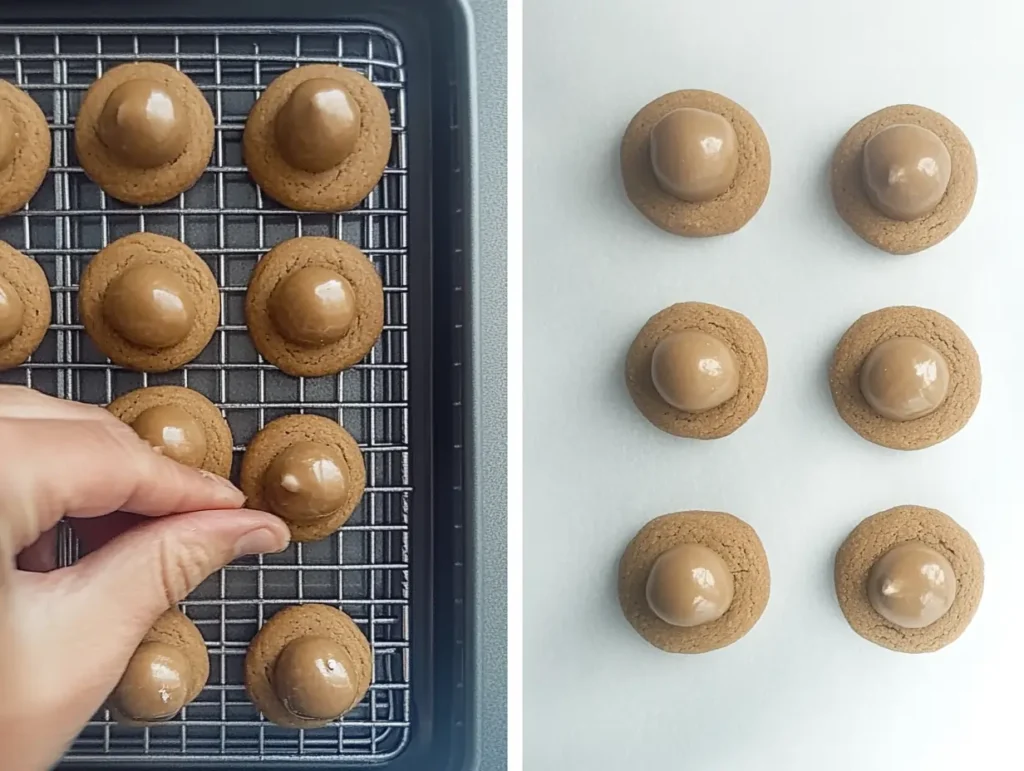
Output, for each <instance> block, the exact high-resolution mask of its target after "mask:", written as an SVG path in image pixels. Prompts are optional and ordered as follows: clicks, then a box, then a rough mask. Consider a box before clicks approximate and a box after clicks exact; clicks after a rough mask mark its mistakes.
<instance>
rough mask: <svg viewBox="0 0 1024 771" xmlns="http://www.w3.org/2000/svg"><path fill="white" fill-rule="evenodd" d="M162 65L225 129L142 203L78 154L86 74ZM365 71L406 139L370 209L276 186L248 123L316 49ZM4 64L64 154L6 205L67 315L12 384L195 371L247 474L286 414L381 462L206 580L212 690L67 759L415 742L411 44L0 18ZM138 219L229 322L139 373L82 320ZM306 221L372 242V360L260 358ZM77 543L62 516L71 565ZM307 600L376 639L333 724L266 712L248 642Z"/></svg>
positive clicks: (104, 721) (1, 72)
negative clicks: (336, 509) (166, 716)
mask: <svg viewBox="0 0 1024 771" xmlns="http://www.w3.org/2000/svg"><path fill="white" fill-rule="evenodd" d="M133 60H148V61H162V62H166V63H169V64H172V65H174V66H176V67H178V68H179V69H180V70H181V71H182V72H184V73H186V74H187V75H189V76H190V77H191V78H192V79H193V81H195V83H196V84H197V85H198V86H199V87H200V89H201V90H202V91H203V93H204V94H205V96H206V97H207V99H208V100H209V102H210V104H211V106H212V107H213V110H214V115H215V118H216V143H215V149H214V155H213V158H212V160H211V164H212V165H210V166H209V168H208V169H207V171H206V173H205V174H204V175H203V177H202V179H201V180H200V182H199V183H198V184H197V185H196V186H195V187H194V188H193V189H192V190H189V191H187V192H185V193H183V194H182V195H179V196H178V198H177V199H176V200H173V201H171V202H168V203H167V204H164V205H161V206H155V207H146V208H138V207H130V206H126V205H124V204H120V203H118V202H117V201H114V200H113V199H111V198H109V197H107V196H106V195H104V194H103V193H102V192H101V191H100V190H99V189H98V188H97V187H96V186H95V185H94V184H92V183H91V182H90V181H89V180H88V179H87V178H86V177H85V175H84V173H83V172H82V169H81V167H80V166H79V165H78V162H77V160H76V158H75V154H74V119H75V115H76V114H77V112H78V108H79V105H80V104H81V100H82V97H83V95H84V94H85V91H86V89H87V88H88V87H89V85H90V84H91V83H92V82H93V81H94V80H95V79H96V78H97V77H99V76H100V75H102V74H103V72H105V71H106V70H107V69H109V68H110V67H112V66H115V65H117V64H119V63H121V62H124V61H133ZM323 62H329V63H338V64H343V65H344V66H346V67H350V68H353V69H356V70H359V71H360V72H362V73H363V74H365V75H366V76H367V77H369V79H370V80H371V81H373V82H374V83H376V84H377V85H378V86H379V87H380V89H381V90H382V91H383V93H384V95H385V97H386V99H387V102H388V105H389V106H390V108H391V115H392V133H393V137H394V147H393V151H392V155H391V159H390V162H389V164H388V167H387V170H386V171H385V174H384V178H383V179H382V180H381V183H380V184H379V185H378V186H377V188H376V189H375V190H374V191H373V192H372V193H371V194H370V196H369V197H368V199H367V200H366V201H365V202H364V203H363V204H361V205H360V207H359V208H358V209H356V210H353V211H350V212H346V213H344V214H341V215H311V214H296V213H295V212H292V211H290V210H287V209H284V208H282V207H280V206H279V205H278V204H276V203H274V202H272V201H270V200H268V199H265V198H264V197H263V195H262V193H261V192H260V190H259V189H258V188H257V187H256V186H255V185H254V184H253V183H252V181H251V180H250V179H249V177H248V175H247V172H246V169H245V167H244V165H243V160H242V130H243V128H244V125H245V119H246V116H247V115H248V113H249V108H250V107H251V106H252V104H253V103H254V101H255V100H256V98H257V97H258V95H259V93H260V92H261V91H262V90H263V89H264V88H265V87H266V85H267V84H268V83H269V82H270V81H272V80H273V79H274V78H275V77H276V76H277V75H280V74H281V73H282V72H284V71H286V70H287V69H288V68H290V67H294V66H298V65H299V64H306V63H323ZM0 77H3V78H5V79H7V80H8V81H10V82H12V83H16V84H18V85H19V86H21V87H22V88H23V89H24V90H25V91H27V92H28V93H29V94H30V95H31V96H32V97H33V98H34V99H35V100H36V101H37V102H38V103H39V105H40V106H41V107H42V109H43V112H44V113H45V114H46V116H47V118H48V120H49V122H50V124H51V127H52V131H53V142H54V149H53V167H52V169H51V173H50V174H49V176H48V177H47V180H46V182H45V183H44V185H43V188H42V189H41V190H40V191H39V193H38V194H37V195H36V196H35V198H34V199H33V200H32V202H31V203H30V204H29V205H28V206H27V207H26V208H25V209H24V210H22V211H21V212H18V213H16V214H14V215H12V216H10V217H8V218H6V219H4V220H2V221H0V238H2V239H3V240H6V241H8V242H9V243H11V244H12V245H14V246H15V247H17V248H18V249H20V250H22V251H23V252H25V253H26V254H28V255H30V256H32V257H33V258H35V259H36V260H37V261H38V262H39V264H40V265H41V266H42V267H43V269H44V270H45V271H46V274H47V276H48V277H49V280H50V285H51V287H52V292H53V323H52V325H51V328H50V330H49V332H48V333H47V335H46V338H45V340H44V342H43V344H42V346H41V347H40V348H39V350H38V351H37V352H36V354H35V355H34V356H33V357H32V359H31V360H30V361H29V362H28V363H27V364H26V365H25V366H23V367H21V368H19V369H17V370H12V371H10V372H6V373H0V381H2V382H6V383H22V384H25V385H29V386H31V387H33V388H35V389H37V390H39V391H43V392H46V393H50V394H53V395H55V396H60V397H63V398H67V399H76V400H79V401H84V402H94V403H100V404H104V403H107V402H109V401H110V400H111V399H113V398H114V397H116V396H118V395H120V394H122V393H125V392H126V391H130V390H132V389H134V388H139V387H142V386H146V385H158V384H175V385H185V386H188V387H190V388H193V389H195V390H197V391H200V392H201V393H203V394H205V395H206V396H207V397H209V398H210V399H211V400H213V401H214V402H215V403H216V404H217V406H218V407H220V409H221V410H222V411H223V413H224V415H225V416H226V418H227V420H228V422H229V424H230V425H231V430H232V432H233V434H234V440H235V447H234V450H235V470H236V472H237V464H238V462H239V459H240V457H241V454H242V451H243V450H244V448H245V445H246V443H247V442H248V441H249V439H250V438H251V437H252V436H253V434H255V433H256V431H257V430H259V429H260V428H262V427H263V425H264V424H265V423H266V422H268V421H270V420H273V419H274V418H276V417H280V416H281V415H285V414H289V413H295V412H305V413H311V414H321V415H326V416H328V417H331V418H334V419H336V420H337V421H338V422H339V423H341V424H342V425H344V426H345V428H347V429H348V430H349V431H350V432H351V433H352V435H353V436H354V437H355V438H356V440H357V441H358V442H359V444H360V447H361V448H362V450H363V453H364V456H365V459H366V465H367V487H366V494H365V496H364V498H363V502H362V503H361V505H360V507H359V508H358V509H357V510H356V512H355V514H354V515H353V516H352V518H351V519H350V520H349V522H348V524H346V525H345V527H344V528H343V529H342V530H341V531H340V532H339V533H337V534H335V535H333V536H331V537H330V538H329V539H327V540H324V541H320V542H316V543H307V544H293V545H292V546H290V547H289V548H288V550H287V551H285V552H283V553H282V554H278V555H269V556H266V557H259V558H245V559H242V560H239V561H238V562H236V563H234V564H232V565H230V566H229V567H228V568H226V569H225V570H223V571H221V572H220V573H219V574H217V575H215V576H212V577H211V578H210V579H209V580H207V581H206V582H205V583H204V584H203V585H202V586H201V587H199V589H197V590H196V591H195V592H193V593H192V595H190V596H189V598H188V599H187V600H186V601H185V602H184V603H183V605H182V609H183V610H184V611H185V612H186V614H187V615H188V616H189V617H190V618H191V619H192V620H193V621H195V623H196V624H197V625H198V627H199V629H200V630H201V631H202V633H203V636H204V638H205V639H206V643H207V648H208V651H209V654H210V658H211V669H210V680H209V683H208V685H207V687H206V688H205V689H204V690H203V692H202V694H201V695H200V696H199V698H198V699H196V701H195V702H193V703H192V704H191V705H190V706H188V707H187V708H185V709H184V710H182V712H181V714H180V715H179V716H177V717H176V718H175V719H174V720H172V721H170V722H168V723H166V724H163V725H160V726H157V727H151V728H146V729H140V728H129V727H122V726H119V725H117V724H115V723H112V722H111V720H110V716H109V714H108V713H107V712H105V711H101V712H100V713H98V714H97V715H96V716H95V718H94V720H93V721H92V722H90V723H89V725H88V727H87V728H86V729H85V731H84V732H83V733H82V735H81V736H80V737H79V739H78V740H77V741H76V743H75V744H74V746H73V747H72V749H71V751H70V753H69V755H68V762H69V763H70V764H74V762H75V761H76V760H81V761H94V762H95V761H103V762H104V765H107V764H110V765H113V764H123V765H127V766H130V767H133V768H136V767H140V766H143V765H145V764H146V763H147V762H149V761H163V762H166V761H176V762H178V763H181V762H183V761H184V762H187V761H189V760H195V761H202V762H204V763H209V762H214V761H219V760H233V761H236V762H237V761H249V762H255V761H259V760H273V761H278V762H287V761H301V762H305V763H309V762H311V761H312V762H315V761H318V760H319V761H329V762H332V763H335V764H337V763H339V762H352V763H367V762H380V761H385V760H388V759H389V758H393V757H394V756H396V755H397V754H398V753H400V752H401V751H402V749H404V747H405V746H406V744H407V743H408V740H409V721H410V673H409V664H410V661H409V658H410V656H409V653H410V650H409V648H410V636H409V635H410V629H409V615H410V614H409V500H410V495H411V492H412V489H411V480H410V471H409V469H410V459H409V455H410V449H409V392H408V362H409V339H408V338H409V327H408V319H409V314H408V289H409V286H408V258H409V252H408V243H407V214H408V210H407V206H408V192H407V182H408V178H407V168H408V166H407V136H406V125H407V124H406V91H405V87H406V86H405V83H406V77H405V65H404V60H403V51H402V44H401V42H400V41H399V39H398V38H397V37H396V36H395V35H394V34H392V33H391V32H389V31H388V30H385V29H382V28H380V27H374V26H365V25H329V26H317V27H315V28H312V27H300V26H291V27H284V26H274V27H266V26H261V27H246V26H238V27H231V26H227V27H225V26H221V27H217V28H209V27H188V28H170V27H145V26H136V25H133V26H132V27H131V28H119V27H91V26H89V27H84V26H83V27H78V26H76V27H69V26H46V27H20V28H18V29H17V30H15V29H11V28H5V27H0ZM136 231H148V232H154V233H162V234H164V235H168V236H172V237H174V238H178V239H180V240H182V241H184V242H185V243H187V244H188V245H189V246H191V247H192V248H193V249H195V250H196V251H197V252H198V253H199V254H200V255H201V256H202V257H203V258H204V259H205V260H206V261H207V262H208V263H209V265H210V267H211V269H212V270H213V273H214V275H215V276H216V277H217V281H218V284H219V286H220V290H221V301H222V302H221V318H220V324H219V326H218V328H217V333H216V335H215V336H214V338H213V341H212V342H211V343H210V345H209V346H207V348H206V350H205V351H204V352H203V353H202V354H201V355H200V356H199V357H198V358H197V359H196V360H195V361H194V362H192V363H191V364H189V365H187V366H186V367H184V369H182V370H178V371H175V372H170V373H166V374H161V375H148V376H147V375H145V374H139V373H135V372H130V371H127V370H124V369H121V368H119V367H116V366H112V365H111V364H110V362H109V361H108V360H107V359H106V358H105V357H104V356H103V355H102V354H100V353H99V352H98V351H97V350H96V348H95V347H94V346H93V345H92V343H91V341H90V340H89V339H88V337H87V336H86V335H85V334H84V332H83V331H82V326H81V324H80V321H79V318H78V310H77V300H78V298H77V292H78V281H79V277H80V275H81V272H82V268H83V267H84V265H85V263H86V262H87V261H88V259H89V257H90V256H91V255H93V254H95V253H96V252H97V251H98V250H99V249H101V248H102V247H104V246H106V245H107V244H108V243H109V242H111V241H113V240H115V239H116V238H118V237H120V236H123V235H126V234H128V233H132V232H136ZM297 235H324V236H327V235H329V236H333V237H340V238H343V239H344V240H346V241H348V242H349V243H352V244H355V245H357V246H359V247H360V248H361V249H362V250H363V251H364V252H365V253H366V254H367V255H368V256H369V257H370V259H371V260H372V261H373V262H374V264H375V266H376V267H377V269H378V271H379V272H380V274H381V277H382V279H383V283H384V296H385V325H384V331H383V334H382V335H381V338H380V340H379V341H378V343H377V344H376V346H375V347H374V349H373V351H372V352H371V353H370V354H369V355H368V357H367V358H366V360H365V361H364V362H363V363H361V364H359V365H357V366H355V367H353V368H352V369H350V370H347V371H346V372H344V373H342V374H340V375H338V376H335V377H324V378H292V377H289V376H286V375H284V374H283V373H281V372H280V371H278V370H277V369H275V368H274V367H273V366H271V365H268V364H266V363H265V362H264V361H263V359H262V358H261V357H260V356H259V355H258V354H257V353H256V351H255V349H254V348H253V346H252V343H251V342H250V340H249V337H248V334H247V332H246V327H245V319H244V313H243V303H244V297H245V289H246V284H247V282H248V278H249V274H250V271H251V270H252V268H253V266H254V265H255V263H256V261H257V260H258V259H259V257H260V255H261V254H263V253H264V252H265V251H266V250H268V249H269V248H271V247H273V246H274V245H275V244H277V243H279V242H281V241H283V240H285V239H287V238H291V237H294V236H297ZM76 554H77V546H76V544H75V543H74V539H73V537H72V536H71V534H70V531H67V533H66V537H65V538H62V540H61V555H60V556H61V561H62V564H66V563H67V562H68V561H70V560H73V559H74V558H75V556H76ZM300 602H321V603H326V604H329V605H333V606H335V607H340V608H342V609H343V610H345V611H346V612H347V613H348V614H349V615H351V616H352V617H353V618H354V619H355V620H356V622H357V623H358V624H359V626H360V628H361V629H362V631H363V632H364V633H365V634H366V636H367V638H368V639H369V641H370V644H371V645H372V647H373V651H374V680H373V685H372V687H371V689H370V692H369V693H368V694H367V696H366V697H365V698H364V699H363V701H362V703H361V704H360V705H359V706H358V707H357V708H356V709H355V710H353V711H352V712H350V713H349V714H348V715H347V716H346V717H345V718H344V720H342V721H340V722H338V723H335V724H332V725H330V726H327V727H325V728H321V729H316V730H307V731H294V730H287V729H281V728H277V727H275V726H273V725H271V724H270V723H267V722H265V721H264V720H263V719H262V717H261V716H260V714H259V713H258V711H257V710H256V709H255V708H254V707H253V706H252V704H251V703H250V702H249V700H248V697H247V695H246V692H245V689H244V688H243V686H242V664H243V661H244V657H245V653H246V649H247V646H248V643H249V641H250V640H251V639H252V637H253V635H254V634H255V633H256V630H257V629H258V628H259V626H260V625H261V624H262V623H263V621H264V620H265V619H267V618H269V617H270V616H271V615H272V614H273V613H274V612H275V611H276V610H278V609H280V608H282V607H285V606H287V605H291V604H295V603H300Z"/></svg>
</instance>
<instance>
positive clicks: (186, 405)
mask: <svg viewBox="0 0 1024 771" xmlns="http://www.w3.org/2000/svg"><path fill="white" fill-rule="evenodd" d="M107 409H108V410H110V412H111V413H113V415H114V417H116V418H117V419H118V420H121V421H123V422H125V423H127V424H128V425H130V426H132V428H134V429H135V432H136V433H137V434H139V435H140V436H141V437H142V438H143V439H145V440H147V441H148V442H149V443H150V444H152V445H153V446H154V447H160V448H161V451H162V452H163V454H165V455H167V456H168V457H170V458H173V459H174V460H177V461H179V462H182V463H185V464H186V465H189V466H193V467H194V468H201V469H205V470H206V471H209V472H210V473H212V474H218V475H220V476H222V477H225V478H227V477H228V476H230V474H231V450H232V445H233V441H232V438H231V428H230V427H229V426H228V422H227V421H226V420H225V419H224V416H223V415H221V412H220V410H219V409H217V407H216V406H215V405H214V403H213V402H211V401H210V400H209V399H207V398H206V397H205V396H203V395H202V394H201V393H199V392H198V391H193V390H192V389H191V388H182V387H181V386H150V387H148V388H138V389H136V390H134V391H129V392H128V393H126V394H124V395H123V396H119V397H118V398H116V399H114V401H112V402H111V403H110V404H109V405H107ZM165 426H171V427H172V428H173V429H174V430H173V431H167V430H162V429H164V427H165Z"/></svg>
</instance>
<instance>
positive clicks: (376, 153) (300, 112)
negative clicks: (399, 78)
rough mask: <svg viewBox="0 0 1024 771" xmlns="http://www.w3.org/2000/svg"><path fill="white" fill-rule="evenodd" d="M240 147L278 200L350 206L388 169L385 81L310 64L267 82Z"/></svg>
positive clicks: (302, 207)
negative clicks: (374, 81)
mask: <svg viewBox="0 0 1024 771" xmlns="http://www.w3.org/2000/svg"><path fill="white" fill-rule="evenodd" d="M304 84H309V85H304ZM293 97H294V98H293ZM321 105H323V106H321ZM339 115H343V116H344V119H342V118H340V117H339ZM279 119H280V122H281V123H280V126H279V125H278V121H279ZM242 147H243V152H244V155H245V162H246V165H247V166H248V167H249V173H250V174H251V175H252V178H253V179H254V180H255V181H256V184H258V185H259V186H260V187H261V188H263V190H264V191H266V193H267V194H268V195H270V196H271V197H272V198H274V199H275V200H277V201H280V202H281V203H282V204H284V205H285V206H287V207H289V208H291V209H297V210H299V211H326V212H339V211H347V210H348V209H351V208H353V207H354V206H356V205H357V204H359V202H360V201H362V200H363V199H364V198H366V196H367V195H368V194H369V192H370V191H371V190H372V189H373V188H374V186H376V184H377V182H378V181H379V180H380V178H381V175H382V174H383V173H384V167H385V166H386V165H387V162H388V157H389V155H390V154H391V114H390V111H389V109H388V105H387V102H386V101H385V99H384V95H383V94H382V93H381V91H380V89H379V88H377V87H376V86H375V85H373V84H372V83H371V82H370V81H369V80H367V79H366V78H365V77H363V76H362V75H360V74H359V73H358V72H355V71H354V70H349V69H345V68H344V67H338V66H336V65H333V64H310V65H306V66H304V67H297V68H295V69H291V70H288V71H287V72H285V73H283V74H282V75H280V76H279V77H277V78H275V79H274V81H273V82H272V83H271V84H270V85H269V86H267V90H266V91H264V92H263V94H262V95H261V96H260V98H259V100H258V101H257V102H256V104H255V105H254V106H253V108H252V111H251V112H250V113H249V118H248V120H246V122H245V133H244V134H243V136H242Z"/></svg>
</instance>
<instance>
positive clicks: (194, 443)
mask: <svg viewBox="0 0 1024 771" xmlns="http://www.w3.org/2000/svg"><path fill="white" fill-rule="evenodd" d="M132 428H133V429H135V433H136V434H138V435H139V436H140V437H142V438H143V439H145V440H146V441H147V442H149V444H150V445H151V446H152V447H153V449H154V450H156V451H157V452H159V453H161V454H163V455H165V456H166V457H168V458H170V459H171V460H176V461H178V463H183V464H185V465H186V466H191V467H192V468H199V467H200V466H202V465H203V461H204V460H205V459H206V431H204V430H203V427H202V426H201V425H200V424H199V421H197V420H196V419H195V418H193V417H192V416H191V415H189V414H188V413H187V412H186V411H185V410H183V409H182V408H181V407H179V406H177V405H176V404H161V405H158V406H156V407H150V408H149V409H148V410H143V411H142V412H141V413H140V414H139V416H138V417H137V418H135V420H134V421H132Z"/></svg>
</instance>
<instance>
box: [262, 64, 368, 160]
mask: <svg viewBox="0 0 1024 771" xmlns="http://www.w3.org/2000/svg"><path fill="white" fill-rule="evenodd" d="M359 121H360V113H359V105H358V104H356V101H355V100H354V99H353V98H352V96H351V95H350V94H349V93H348V92H347V91H346V90H345V89H344V88H343V87H342V85H341V83H340V82H338V81H336V80H332V79H331V78H310V79H309V80H305V81H303V82H302V83H300V84H299V85H298V86H296V87H295V90H294V91H292V93H291V95H290V96H289V97H288V101H286V102H285V103H284V106H282V107H281V109H280V111H279V112H278V113H277V117H276V118H275V119H274V136H275V139H276V141H277V147H278V149H279V150H280V152H281V155H283V156H284V158H285V160H286V161H288V163H289V164H290V165H292V166H294V167H295V168H297V169H302V170H303V171H308V172H311V173H314V174H315V173H317V172H321V171H327V169H331V168H334V167H335V166H337V165H338V164H339V163H341V162H342V161H343V160H345V158H347V157H348V156H349V154H350V153H351V152H352V150H353V148H355V146H356V140H357V139H358V138H359Z"/></svg>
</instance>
